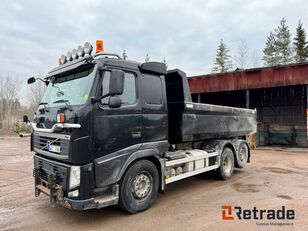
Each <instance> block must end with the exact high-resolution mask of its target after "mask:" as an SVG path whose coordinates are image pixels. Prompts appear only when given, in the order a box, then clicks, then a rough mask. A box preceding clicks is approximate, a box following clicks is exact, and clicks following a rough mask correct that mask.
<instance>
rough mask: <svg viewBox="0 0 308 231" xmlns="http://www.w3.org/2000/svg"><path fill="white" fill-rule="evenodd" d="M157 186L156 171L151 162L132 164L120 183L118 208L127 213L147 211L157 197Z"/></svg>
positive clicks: (157, 176)
mask: <svg viewBox="0 0 308 231" xmlns="http://www.w3.org/2000/svg"><path fill="white" fill-rule="evenodd" d="M158 186H159V174H158V170H157V168H156V166H155V165H154V164H153V163H152V162H151V161H148V160H140V161H138V162H136V163H134V164H133V165H132V166H131V167H130V168H129V169H128V170H127V172H126V173H125V175H124V176H123V178H122V180H121V182H120V195H119V196H120V198H119V199H120V201H119V204H120V207H121V208H122V209H123V210H125V211H127V212H129V213H137V212H141V211H143V210H146V209H148V208H149V207H150V206H151V205H152V204H153V202H154V201H155V199H156V197H157V193H158Z"/></svg>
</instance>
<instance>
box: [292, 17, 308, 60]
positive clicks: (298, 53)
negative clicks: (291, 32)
mask: <svg viewBox="0 0 308 231" xmlns="http://www.w3.org/2000/svg"><path fill="white" fill-rule="evenodd" d="M293 45H294V53H295V54H294V60H295V61H296V62H304V61H305V60H306V59H308V45H307V41H306V32H305V29H304V28H303V24H302V23H301V21H299V22H298V26H297V28H296V35H295V38H294V42H293Z"/></svg>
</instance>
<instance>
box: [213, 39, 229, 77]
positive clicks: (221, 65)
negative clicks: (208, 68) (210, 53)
mask: <svg viewBox="0 0 308 231" xmlns="http://www.w3.org/2000/svg"><path fill="white" fill-rule="evenodd" d="M229 52H230V50H229V49H228V47H227V45H226V44H225V43H224V42H223V40H222V39H221V40H220V43H219V46H218V48H217V52H216V58H215V61H214V67H213V69H212V73H218V72H219V73H224V72H227V71H229V70H230V69H232V62H231V60H230V58H231V56H230V55H229Z"/></svg>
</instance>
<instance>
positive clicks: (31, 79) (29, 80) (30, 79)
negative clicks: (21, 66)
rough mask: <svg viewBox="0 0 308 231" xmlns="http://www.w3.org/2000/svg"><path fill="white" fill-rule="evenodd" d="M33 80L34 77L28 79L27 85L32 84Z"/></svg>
mask: <svg viewBox="0 0 308 231" xmlns="http://www.w3.org/2000/svg"><path fill="white" fill-rule="evenodd" d="M35 80H36V79H35V78H34V77H31V78H29V79H28V84H31V83H34V82H35Z"/></svg>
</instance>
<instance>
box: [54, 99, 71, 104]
mask: <svg viewBox="0 0 308 231" xmlns="http://www.w3.org/2000/svg"><path fill="white" fill-rule="evenodd" d="M52 103H65V104H69V103H70V101H69V100H67V99H59V100H56V101H54V102H52Z"/></svg>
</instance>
